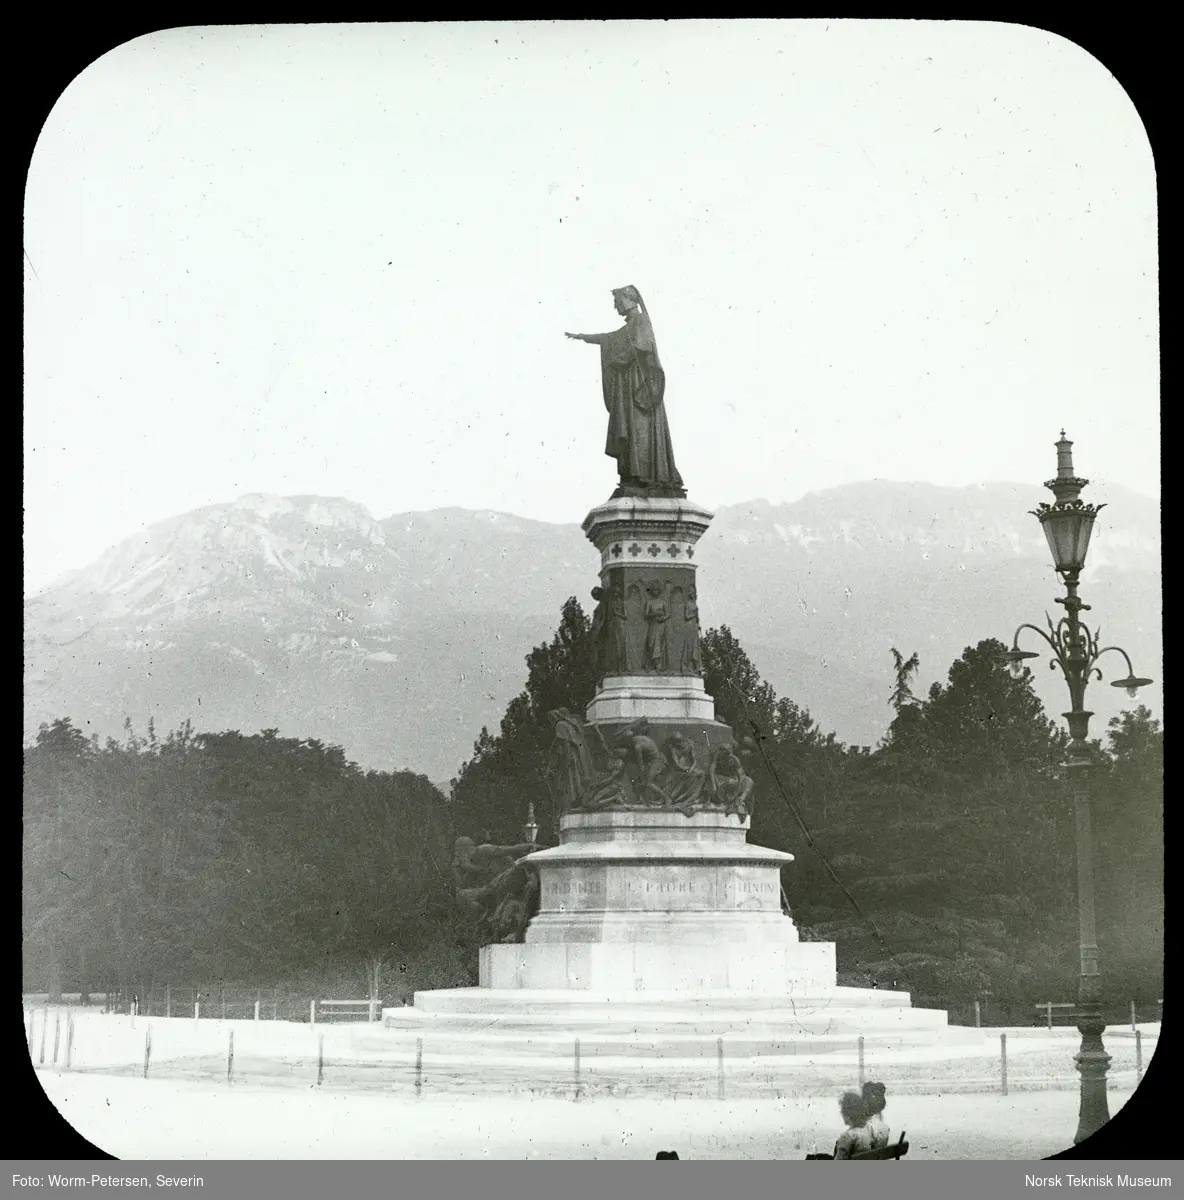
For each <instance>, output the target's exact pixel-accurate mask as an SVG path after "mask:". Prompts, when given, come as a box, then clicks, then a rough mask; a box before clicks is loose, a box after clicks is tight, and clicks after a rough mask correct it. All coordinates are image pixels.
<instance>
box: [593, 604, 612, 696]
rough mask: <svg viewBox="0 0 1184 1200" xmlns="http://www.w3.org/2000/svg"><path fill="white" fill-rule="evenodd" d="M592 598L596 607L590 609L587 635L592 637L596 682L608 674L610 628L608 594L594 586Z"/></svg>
mask: <svg viewBox="0 0 1184 1200" xmlns="http://www.w3.org/2000/svg"><path fill="white" fill-rule="evenodd" d="M592 599H593V600H595V601H596V607H595V608H594V609H593V610H592V625H591V629H590V630H589V636H590V637H591V639H592V653H593V654H594V655H595V658H596V682H597V683H599V682H600V681H601V680H602V679H603V678H604V677H605V676H606V675H608V674H610V670H609V657H610V655H609V646H610V638H611V636H612V629H611V627H610V620H611V618H610V615H609V601H608V594H607V593H606V592H605V590H604V588H600V587H594V588H593V589H592Z"/></svg>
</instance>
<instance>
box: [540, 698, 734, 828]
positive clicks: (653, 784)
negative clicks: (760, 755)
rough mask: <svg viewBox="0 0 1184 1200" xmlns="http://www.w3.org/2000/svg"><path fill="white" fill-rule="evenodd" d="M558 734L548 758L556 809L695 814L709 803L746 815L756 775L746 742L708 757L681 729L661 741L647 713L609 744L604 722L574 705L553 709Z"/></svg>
mask: <svg viewBox="0 0 1184 1200" xmlns="http://www.w3.org/2000/svg"><path fill="white" fill-rule="evenodd" d="M551 721H552V725H553V728H554V739H553V741H552V743H551V754H550V757H549V760H548V763H547V779H548V782H549V784H550V786H551V792H552V796H553V798H554V801H555V807H556V811H557V812H559V813H564V812H572V811H582V812H595V811H596V810H598V809H604V808H664V809H670V810H672V811H674V812H681V813H683V814H684V815H686V816H690V815H691V813H692V812H695V811H697V810H699V809H704V808H720V809H723V810H724V811H725V812H729V813H738V814H739V815H740V816H748V815H750V813H751V811H752V791H753V787H754V784H753V781H752V778H751V777H750V776H749V775H748V773H747V772H746V770H745V769H744V765H743V763H742V762H741V759H740V755H741V754H742V753H745V752H746V749H745V748H738V747H736V746H732V745H720V746H716V747H714V748H711V749H706V748H705V749H706V753H705V759H706V762H705V764H704V765H702V766H700V765H699V763H698V762H697V761H696V754H695V747H694V745H693V744H692V743H691V741H690V740H689V739H688V738H687V737H686V736H685V735H684V734H681V733H677V732H675V733H672V734H670V735H668V736H667V737H666V738H665V739H664V740H663V742H662V744H661V745H659V744H658V741H657V740H656V738H655V737H654V732H655V731H654V730H653V729H652V728H651V726H650V724H649V722H648V721H647V720H646V719H645V718H644V717H643V718H642V719H641V720H640V721H637V722H635V723H634V724H632V725H629V726H627V727H626V728H624V729H622V730H620V731H619V732H618V733H617V734H616V736H615V737H614V738H613V740H612V743H611V745H610V744H609V743H608V742H607V741H606V739H605V737H604V735H603V733H602V732H601V730H600V729H599V727H597V726H595V725H588V724H586V723H585V722H584V721H582V720H581V719H580V718H579V717H578V716H576V715H575V714H574V713H572V712H571V711H570V710H569V709H566V708H559V709H556V710H555V711H554V712H552V713H551Z"/></svg>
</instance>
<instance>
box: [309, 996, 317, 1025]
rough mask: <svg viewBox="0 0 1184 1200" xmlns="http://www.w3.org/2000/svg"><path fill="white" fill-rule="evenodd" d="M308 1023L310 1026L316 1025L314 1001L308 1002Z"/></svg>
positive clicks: (315, 1003)
mask: <svg viewBox="0 0 1184 1200" xmlns="http://www.w3.org/2000/svg"><path fill="white" fill-rule="evenodd" d="M308 1023H309V1024H310V1025H315V1024H316V1023H317V1002H316V1001H315V1000H310V1001H309V1002H308Z"/></svg>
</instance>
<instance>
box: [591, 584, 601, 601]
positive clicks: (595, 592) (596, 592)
mask: <svg viewBox="0 0 1184 1200" xmlns="http://www.w3.org/2000/svg"><path fill="white" fill-rule="evenodd" d="M592 599H593V600H603V599H604V588H602V587H594V588H593V589H592Z"/></svg>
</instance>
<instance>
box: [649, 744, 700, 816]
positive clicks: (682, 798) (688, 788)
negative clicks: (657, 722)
mask: <svg viewBox="0 0 1184 1200" xmlns="http://www.w3.org/2000/svg"><path fill="white" fill-rule="evenodd" d="M663 750H664V751H665V754H666V769H665V770H664V771H663V773H662V777H661V779H660V780H659V783H660V785H661V787H662V790H663V791H664V792H665V793H666V795H667V796H668V797H669V803H670V806H671V807H672V808H676V809H682V810H683V811H684V812H687V815H688V816H689V815H690V813H689V809H690V808H691V806H693V805H695V804H696V803H698V802H699V801H700V799H701V796H702V792H703V784H704V779H705V777H704V773H703V771H702V770H701V769H700V768H698V767H696V766H695V748H694V746H692V745H691V743H690V741H689V740H688V739H687V738H686V737H684V736H683V735H682V734H681V733H674V734H671V735H670V737H668V738H667V739H666V744H665V746H664V747H663Z"/></svg>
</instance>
